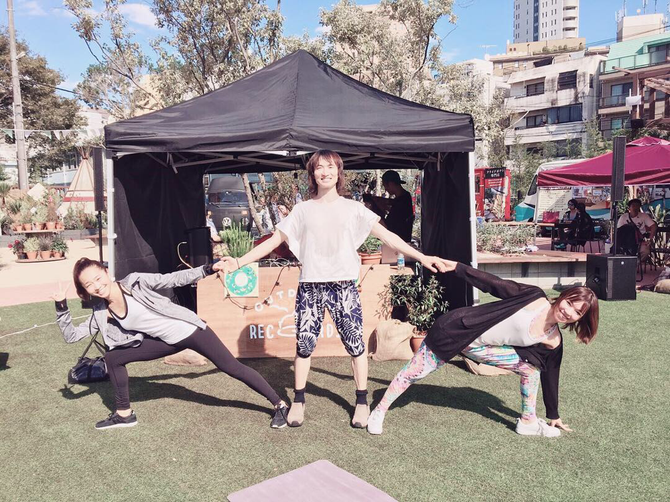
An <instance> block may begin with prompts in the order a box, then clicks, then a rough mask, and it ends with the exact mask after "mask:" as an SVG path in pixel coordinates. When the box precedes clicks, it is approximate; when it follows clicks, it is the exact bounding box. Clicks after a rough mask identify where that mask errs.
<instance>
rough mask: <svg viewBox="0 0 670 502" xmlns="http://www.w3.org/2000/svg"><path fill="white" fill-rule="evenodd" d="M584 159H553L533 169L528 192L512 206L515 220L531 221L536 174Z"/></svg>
mask: <svg viewBox="0 0 670 502" xmlns="http://www.w3.org/2000/svg"><path fill="white" fill-rule="evenodd" d="M584 160H586V159H565V160H554V161H551V162H544V163H543V164H540V166H539V167H538V168H537V171H535V175H534V176H533V180H532V181H531V182H530V186H529V187H528V192H527V193H526V197H525V198H524V200H523V202H522V203H520V204H519V205H518V206H516V207H515V208H514V213H515V216H514V219H515V220H516V221H533V219H534V218H535V206H537V175H538V174H539V173H540V172H542V171H549V170H551V169H557V168H559V167H564V166H569V165H572V164H576V163H577V162H583V161H584Z"/></svg>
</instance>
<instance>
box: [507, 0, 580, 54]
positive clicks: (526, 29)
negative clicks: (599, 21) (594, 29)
mask: <svg viewBox="0 0 670 502" xmlns="http://www.w3.org/2000/svg"><path fill="white" fill-rule="evenodd" d="M512 31H513V33H514V43H519V42H539V41H541V40H560V39H566V38H577V37H579V0H514V29H513V30H512Z"/></svg>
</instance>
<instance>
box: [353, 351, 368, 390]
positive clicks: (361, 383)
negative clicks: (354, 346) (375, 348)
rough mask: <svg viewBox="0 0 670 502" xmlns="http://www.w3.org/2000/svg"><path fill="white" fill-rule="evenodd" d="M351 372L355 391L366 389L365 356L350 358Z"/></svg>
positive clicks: (366, 367) (366, 370) (366, 365)
mask: <svg viewBox="0 0 670 502" xmlns="http://www.w3.org/2000/svg"><path fill="white" fill-rule="evenodd" d="M351 370H352V371H353V373H354V381H355V382H356V390H365V389H367V388H368V358H367V357H366V355H365V354H361V355H360V356H358V357H352V358H351Z"/></svg>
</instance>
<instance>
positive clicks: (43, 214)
mask: <svg viewBox="0 0 670 502" xmlns="http://www.w3.org/2000/svg"><path fill="white" fill-rule="evenodd" d="M46 222H47V208H46V206H38V207H37V209H36V210H35V216H34V217H33V230H42V229H43V228H44V225H45V223H46Z"/></svg>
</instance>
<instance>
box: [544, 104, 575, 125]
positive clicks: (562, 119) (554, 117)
mask: <svg viewBox="0 0 670 502" xmlns="http://www.w3.org/2000/svg"><path fill="white" fill-rule="evenodd" d="M547 120H548V122H549V123H550V124H564V123H566V122H581V121H582V105H581V104H579V105H570V106H561V107H559V108H550V109H549V110H548V112H547Z"/></svg>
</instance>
